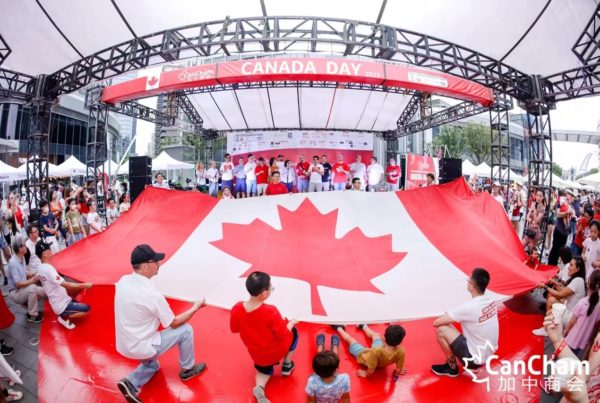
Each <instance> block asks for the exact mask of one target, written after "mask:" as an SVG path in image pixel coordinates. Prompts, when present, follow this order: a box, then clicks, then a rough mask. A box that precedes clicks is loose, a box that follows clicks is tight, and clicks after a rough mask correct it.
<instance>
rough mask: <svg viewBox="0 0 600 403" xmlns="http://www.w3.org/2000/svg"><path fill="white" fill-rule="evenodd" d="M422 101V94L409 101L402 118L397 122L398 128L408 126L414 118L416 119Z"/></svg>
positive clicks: (419, 93) (418, 93)
mask: <svg viewBox="0 0 600 403" xmlns="http://www.w3.org/2000/svg"><path fill="white" fill-rule="evenodd" d="M422 101H423V93H422V92H417V93H415V94H414V95H413V96H412V97H411V98H410V100H409V101H408V104H406V107H405V108H404V110H403V111H402V113H401V114H400V117H399V118H398V120H397V121H396V125H397V126H398V127H404V126H407V125H408V124H409V123H410V121H411V120H412V118H413V117H415V115H416V114H417V112H418V111H419V108H420V107H421V102H422Z"/></svg>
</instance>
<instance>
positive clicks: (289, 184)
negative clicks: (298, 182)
mask: <svg viewBox="0 0 600 403" xmlns="http://www.w3.org/2000/svg"><path fill="white" fill-rule="evenodd" d="M283 184H284V185H285V187H286V188H287V190H288V192H290V193H292V189H293V188H294V182H290V183H286V182H283Z"/></svg>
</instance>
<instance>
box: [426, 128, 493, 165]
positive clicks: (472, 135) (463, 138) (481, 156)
mask: <svg viewBox="0 0 600 403" xmlns="http://www.w3.org/2000/svg"><path fill="white" fill-rule="evenodd" d="M432 143H433V146H434V147H440V146H445V147H446V148H447V150H448V153H449V154H450V157H451V158H461V159H463V158H468V159H469V160H471V162H473V164H475V165H478V164H481V163H482V162H487V163H488V164H489V163H490V161H491V153H492V150H491V135H490V129H489V127H486V126H483V125H480V124H476V123H467V124H465V125H461V126H443V127H442V129H441V131H440V133H439V134H438V135H437V136H435V138H434V139H433V142H432Z"/></svg>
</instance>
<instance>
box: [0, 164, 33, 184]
mask: <svg viewBox="0 0 600 403" xmlns="http://www.w3.org/2000/svg"><path fill="white" fill-rule="evenodd" d="M26 176H27V175H26V174H23V173H22V172H20V171H19V170H18V169H17V168H15V167H13V166H10V165H8V164H7V163H5V162H3V161H0V182H10V181H16V180H22V179H25V177H26Z"/></svg>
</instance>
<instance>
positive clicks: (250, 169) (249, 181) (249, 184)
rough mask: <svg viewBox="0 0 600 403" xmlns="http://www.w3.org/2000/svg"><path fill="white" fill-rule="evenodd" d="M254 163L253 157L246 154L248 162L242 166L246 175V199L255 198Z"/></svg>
mask: <svg viewBox="0 0 600 403" xmlns="http://www.w3.org/2000/svg"><path fill="white" fill-rule="evenodd" d="M255 169H256V162H254V155H252V154H248V162H246V165H244V173H245V174H246V197H252V196H256V173H255V172H254V170H255Z"/></svg>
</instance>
